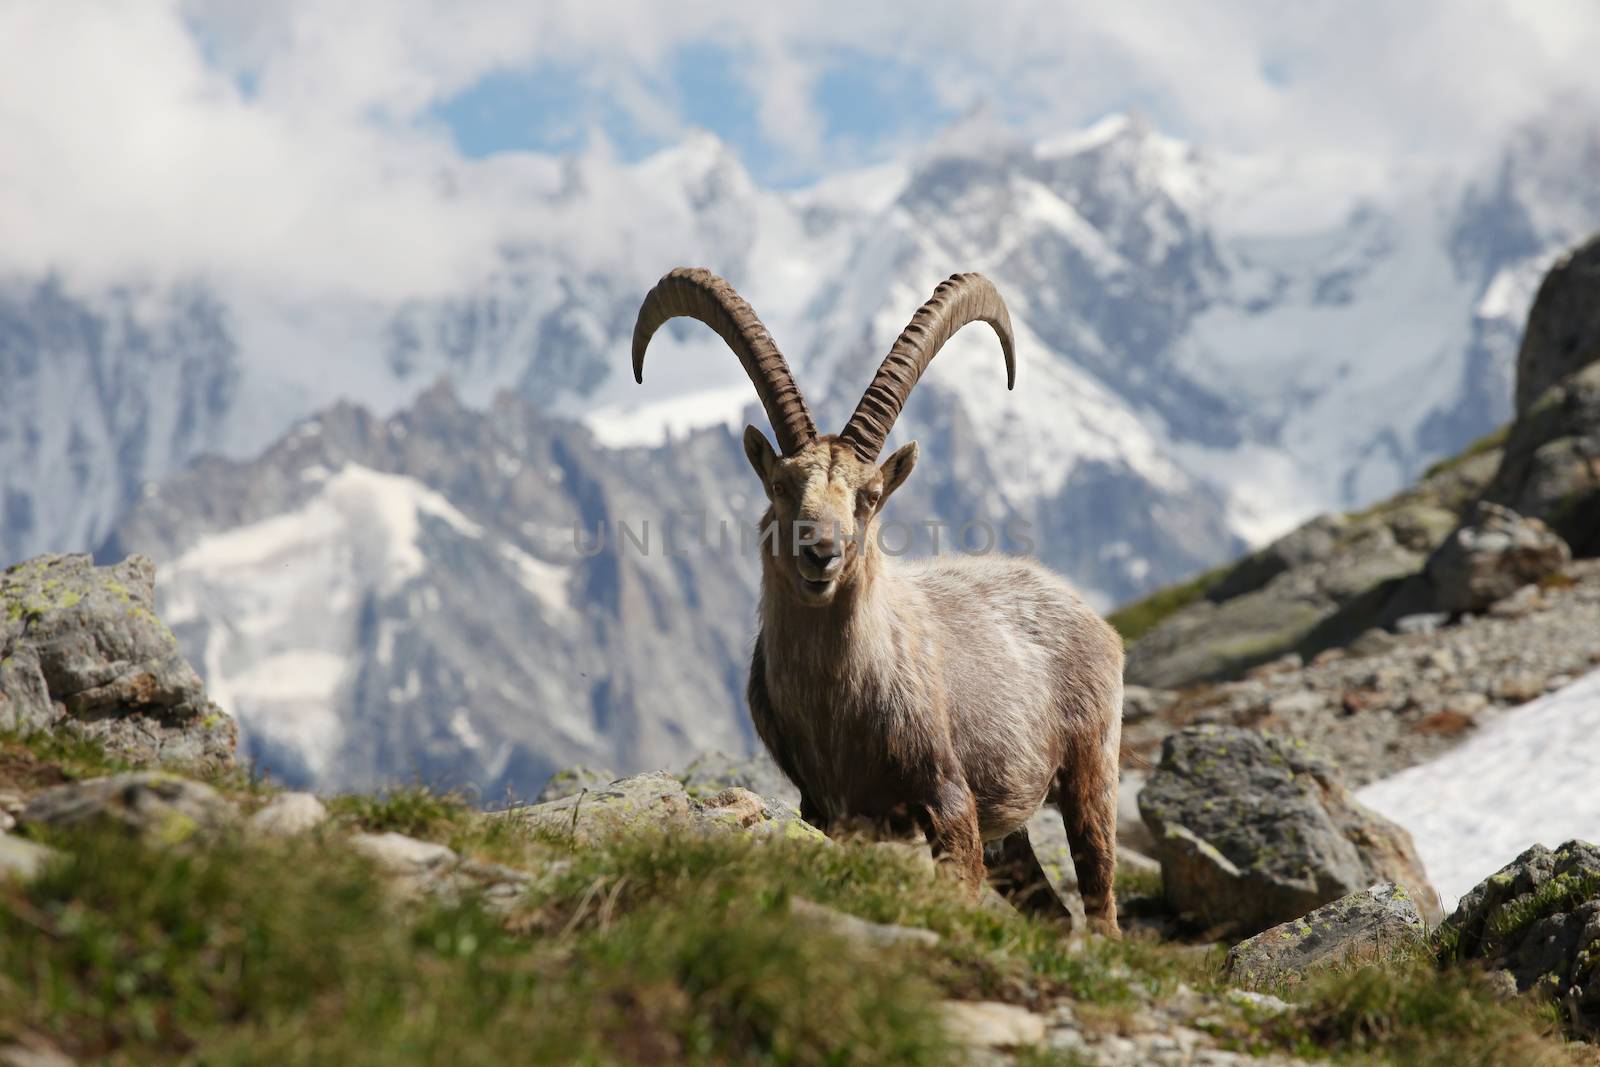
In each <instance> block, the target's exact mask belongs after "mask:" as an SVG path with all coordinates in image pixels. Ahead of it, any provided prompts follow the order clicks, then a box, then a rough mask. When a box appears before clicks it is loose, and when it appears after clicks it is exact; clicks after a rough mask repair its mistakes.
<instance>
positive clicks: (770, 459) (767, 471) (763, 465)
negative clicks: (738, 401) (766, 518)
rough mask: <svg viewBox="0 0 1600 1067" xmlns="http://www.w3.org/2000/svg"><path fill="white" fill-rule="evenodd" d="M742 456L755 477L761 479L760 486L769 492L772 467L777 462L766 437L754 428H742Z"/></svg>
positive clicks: (775, 454)
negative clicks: (752, 468) (753, 470)
mask: <svg viewBox="0 0 1600 1067" xmlns="http://www.w3.org/2000/svg"><path fill="white" fill-rule="evenodd" d="M744 454H745V456H746V458H748V459H749V460H750V466H752V467H754V468H755V472H756V477H757V478H760V479H761V484H762V485H763V486H766V487H767V491H768V492H771V486H770V485H769V483H770V482H771V481H772V466H773V464H775V463H777V462H778V453H777V452H775V451H774V450H773V448H772V444H771V442H769V441H768V440H767V435H766V434H764V433H762V432H761V431H760V430H758V429H756V428H755V427H754V426H746V427H745V428H744Z"/></svg>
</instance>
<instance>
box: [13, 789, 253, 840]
mask: <svg viewBox="0 0 1600 1067" xmlns="http://www.w3.org/2000/svg"><path fill="white" fill-rule="evenodd" d="M236 816H237V811H236V810H235V808H234V806H233V804H232V802H230V801H229V800H227V799H226V798H225V797H223V796H222V795H221V794H220V793H218V792H217V791H216V790H215V789H212V788H211V787H210V786H208V785H205V784H203V783H201V782H195V781H191V780H189V779H187V778H179V777H178V776H176V775H172V774H165V773H162V772H160V771H136V772H133V773H129V774H117V775H112V776H110V777H106V778H91V779H89V780H88V781H84V782H70V783H68V784H66V785H58V786H56V787H54V788H52V789H47V790H45V791H44V792H42V793H40V794H38V795H37V796H35V797H34V798H33V799H32V800H30V801H29V802H28V806H27V807H25V808H23V809H22V813H21V815H20V816H18V820H17V821H18V822H19V823H21V824H22V825H24V826H32V825H37V826H81V825H88V824H95V823H98V824H103V825H112V826H121V827H124V828H126V829H127V830H129V831H130V832H132V833H136V834H138V835H140V836H141V837H144V838H145V839H147V840H150V841H154V842H159V843H162V844H178V843H180V842H183V841H186V840H188V839H189V838H191V837H194V836H195V835H196V834H202V833H207V832H211V831H215V830H218V829H220V828H222V827H224V826H226V825H228V824H229V823H230V822H232V821H233V820H234V818H235V817H236Z"/></svg>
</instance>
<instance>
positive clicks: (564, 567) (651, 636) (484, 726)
mask: <svg viewBox="0 0 1600 1067" xmlns="http://www.w3.org/2000/svg"><path fill="white" fill-rule="evenodd" d="M744 469H745V462H744V457H743V453H742V450H741V448H740V446H739V443H738V441H737V439H736V438H734V437H733V436H732V435H731V434H729V433H728V432H727V431H726V430H723V429H720V428H718V429H713V430H707V431H703V432H701V433H699V434H696V435H694V436H693V437H691V438H689V439H687V440H682V441H678V442H676V443H674V445H672V446H671V447H661V448H655V449H643V448H634V449H622V450H616V449H606V448H603V447H600V446H599V445H597V444H596V442H595V441H594V439H593V435H591V434H590V433H589V432H587V431H586V430H584V429H583V427H581V426H579V425H577V424H575V423H571V422H568V421H566V420H562V419H558V418H553V417H551V416H549V415H546V414H544V413H541V412H538V411H536V410H535V409H533V408H532V407H531V406H529V405H528V404H527V403H526V402H524V401H522V400H520V399H518V398H516V397H514V396H512V395H510V394H506V395H504V396H502V397H501V398H500V399H499V400H498V401H496V402H494V403H492V404H491V405H490V407H489V408H488V409H487V410H479V409H474V408H468V407H465V406H463V405H462V404H461V403H460V402H459V400H458V399H457V398H456V397H455V395H454V393H453V392H452V391H451V390H450V389H449V388H448V387H445V386H438V387H436V388H434V389H431V390H429V391H428V392H426V393H424V394H423V395H422V396H421V397H420V398H419V399H418V402H417V403H416V404H415V405H414V406H413V407H411V408H408V409H407V410H405V411H403V412H400V413H398V414H395V415H393V416H391V417H389V418H387V419H380V418H377V417H375V416H373V415H371V414H369V413H367V412H366V411H364V410H362V409H360V408H356V407H352V406H349V405H341V406H338V407H335V408H333V409H330V410H329V411H327V412H325V413H324V414H322V415H320V416H318V417H316V418H313V419H310V420H307V421H305V422H303V423H301V424H300V425H298V426H297V427H296V428H295V429H294V430H292V431H291V432H290V433H289V434H288V435H287V436H286V437H284V438H283V439H282V440H281V441H279V442H278V443H277V444H275V445H274V446H273V447H272V448H270V449H269V450H268V451H267V452H266V453H265V454H264V455H262V456H261V457H260V458H258V459H256V460H253V461H250V462H246V463H240V462H235V461H229V460H222V459H207V460H204V461H202V462H200V463H198V464H196V465H195V466H194V467H193V469H191V470H190V471H189V472H187V473H185V474H183V475H181V476H179V477H177V478H174V479H172V480H171V481H169V482H168V483H167V484H165V485H164V486H162V487H161V488H160V489H158V490H156V491H154V492H152V493H150V494H149V495H147V496H145V497H144V498H142V499H141V500H140V501H139V503H138V504H137V505H136V506H135V507H134V509H133V511H132V512H131V513H130V515H129V516H128V518H127V519H126V520H125V521H124V522H123V523H122V525H121V526H120V527H119V529H118V531H117V534H116V537H115V538H114V541H113V543H112V544H111V545H109V546H107V551H108V553H109V554H112V555H120V554H121V553H122V552H124V551H126V550H130V549H133V548H137V549H138V550H140V551H144V552H148V553H150V554H151V555H153V556H154V557H155V559H156V562H157V564H158V568H159V570H158V573H159V581H158V588H159V595H160V603H161V613H162V616H163V618H164V619H165V620H166V621H167V622H168V623H169V624H170V625H171V626H172V628H173V631H174V632H175V633H176V634H177V635H178V638H179V640H180V641H181V642H182V644H183V646H184V651H185V653H186V654H187V655H188V656H189V657H190V659H191V661H192V662H193V663H195V664H196V666H197V667H198V668H199V669H200V670H201V672H202V673H203V674H204V676H205V678H206V683H207V686H208V688H209V691H210V693H211V694H212V696H213V697H214V699H216V700H217V701H218V702H219V703H221V704H222V705H223V706H224V707H227V708H229V709H230V710H231V711H233V712H234V714H235V715H236V716H237V717H238V718H239V721H240V726H241V734H242V738H243V744H244V747H245V749H246V751H247V753H248V754H249V755H250V756H251V757H253V758H254V759H256V760H257V761H259V763H260V764H261V765H262V766H264V767H267V768H269V769H271V771H272V772H273V773H274V774H275V775H277V776H278V777H280V778H282V779H283V780H286V781H290V782H296V783H303V784H311V785H316V786H319V787H322V788H330V789H331V788H356V787H376V786H379V785H381V784H383V783H386V782H392V781H395V780H397V779H400V780H403V779H407V778H410V777H420V778H422V779H424V780H427V781H430V782H443V783H447V784H450V785H457V786H463V787H465V786H471V787H473V788H474V789H476V790H478V791H479V793H480V795H481V796H482V797H483V799H485V800H494V799H496V798H497V797H498V796H500V795H501V794H502V793H503V792H504V791H505V790H507V789H511V790H514V791H516V792H518V793H519V794H521V795H529V794H531V793H532V792H534V791H536V790H537V789H538V788H539V786H540V785H541V784H542V783H543V781H544V779H545V778H546V777H547V776H548V775H549V774H550V772H551V771H552V770H554V769H556V768H557V767H560V766H564V765H566V764H570V763H573V762H578V761H583V762H588V763H591V764H592V763H595V762H597V761H605V762H609V763H614V764H615V765H619V766H640V765H644V764H648V763H652V762H654V761H660V760H667V759H673V758H677V759H679V760H680V761H681V760H682V759H684V758H686V757H687V756H688V755H689V754H691V753H694V752H699V751H703V750H706V749H714V748H720V749H724V750H731V751H742V750H745V749H747V748H749V747H750V746H751V744H752V740H753V735H752V734H751V728H750V725H749V722H748V719H747V718H746V717H745V716H744V715H743V714H742V713H741V711H740V694H741V693H742V690H743V686H744V670H745V667H746V665H747V662H748V643H749V640H750V635H749V628H750V620H751V618H752V616H753V605H754V597H755V593H754V585H755V580H756V574H757V561H756V560H755V559H754V558H750V559H740V558H737V555H738V552H739V551H740V544H741V542H740V540H739V538H740V536H741V530H742V528H743V526H745V525H748V524H749V523H750V522H751V521H752V516H750V515H749V514H748V513H747V514H743V515H736V514H735V513H734V510H733V508H732V507H731V504H732V503H737V501H732V502H730V501H729V500H728V499H727V497H726V495H725V494H726V492H727V487H728V486H730V485H732V484H735V482H736V479H737V477H738V475H739V474H740V472H741V471H743V470H744ZM745 510H746V511H748V509H745ZM685 512H698V513H699V515H701V516H703V517H704V520H705V526H706V529H707V530H708V531H709V532H705V533H702V531H701V529H700V527H699V526H698V524H697V520H693V519H689V518H675V517H681V516H683V513H685ZM741 524H742V525H741ZM724 531H726V534H725V535H726V537H727V539H728V546H727V548H726V549H724V547H723V546H722V544H721V537H722V536H723V532H724Z"/></svg>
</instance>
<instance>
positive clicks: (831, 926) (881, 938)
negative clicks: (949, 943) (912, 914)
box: [789, 897, 939, 948]
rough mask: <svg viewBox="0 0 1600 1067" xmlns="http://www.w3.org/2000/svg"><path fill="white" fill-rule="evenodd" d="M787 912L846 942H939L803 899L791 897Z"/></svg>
mask: <svg viewBox="0 0 1600 1067" xmlns="http://www.w3.org/2000/svg"><path fill="white" fill-rule="evenodd" d="M789 910H790V912H791V913H793V915H794V917H795V918H797V919H799V920H801V921H802V922H808V923H811V924H813V925H815V926H817V927H820V928H822V929H825V930H828V931H829V932H830V933H833V934H836V935H838V936H839V937H842V938H844V939H846V940H847V941H856V942H859V943H861V944H863V945H870V946H872V947H874V948H886V947H891V946H897V945H911V946H914V947H919V948H932V947H934V946H935V945H937V944H938V943H939V935H938V934H936V933H934V932H933V931H932V930H925V929H923V928H922V927H920V926H896V925H894V924H892V923H875V922H868V921H867V920H866V919H859V918H857V917H856V916H854V915H850V914H847V913H845V912H842V911H838V910H836V909H834V908H830V907H827V906H825V905H822V904H817V903H814V902H812V901H809V900H806V899H805V898H804V897H790V898H789Z"/></svg>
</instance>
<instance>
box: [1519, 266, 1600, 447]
mask: <svg viewBox="0 0 1600 1067" xmlns="http://www.w3.org/2000/svg"><path fill="white" fill-rule="evenodd" d="M1593 363H1600V236H1596V237H1591V238H1590V239H1589V240H1588V241H1587V242H1586V243H1584V244H1582V245H1580V246H1578V247H1577V248H1575V249H1573V250H1572V251H1570V252H1568V253H1567V254H1566V255H1564V256H1562V257H1561V258H1560V259H1559V260H1557V261H1556V264H1555V266H1553V267H1551V268H1550V271H1549V273H1547V274H1546V275H1545V276H1544V281H1543V282H1541V283H1540V284H1539V293H1538V295H1537V296H1535V297H1534V300H1533V307H1532V308H1531V309H1529V311H1528V325H1527V328H1526V329H1524V331H1523V334H1522V348H1521V349H1520V350H1519V351H1518V353H1517V414H1518V415H1525V414H1527V412H1528V411H1529V409H1531V408H1532V407H1533V406H1534V405H1535V404H1537V403H1538V402H1539V400H1540V398H1541V397H1543V396H1544V395H1545V393H1546V392H1547V391H1548V390H1549V389H1550V388H1551V387H1552V386H1554V385H1556V384H1557V383H1559V382H1561V381H1562V380H1563V379H1566V378H1568V377H1570V376H1572V375H1573V374H1576V373H1577V372H1578V371H1580V370H1582V369H1583V368H1585V367H1587V366H1589V365H1590V364H1593Z"/></svg>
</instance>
